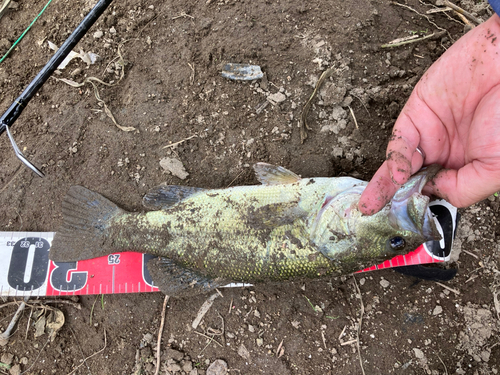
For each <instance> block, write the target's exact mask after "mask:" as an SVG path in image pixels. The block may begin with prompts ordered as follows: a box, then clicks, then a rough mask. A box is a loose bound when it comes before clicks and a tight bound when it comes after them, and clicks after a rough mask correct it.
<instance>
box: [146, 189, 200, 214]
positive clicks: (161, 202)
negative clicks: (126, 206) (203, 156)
mask: <svg viewBox="0 0 500 375" xmlns="http://www.w3.org/2000/svg"><path fill="white" fill-rule="evenodd" d="M203 190H205V189H203V188H197V187H191V186H180V185H167V184H162V185H160V186H157V187H154V188H152V189H151V190H149V191H148V192H147V193H146V195H145V196H144V198H142V204H143V206H144V207H146V208H148V209H151V210H164V209H167V208H170V207H172V206H174V205H176V204H177V203H179V202H180V201H182V200H184V199H186V198H187V197H189V196H191V195H193V194H196V193H199V192H200V191H203Z"/></svg>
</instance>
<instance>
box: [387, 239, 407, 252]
mask: <svg viewBox="0 0 500 375" xmlns="http://www.w3.org/2000/svg"><path fill="white" fill-rule="evenodd" d="M389 241H390V244H391V249H392V250H396V251H398V250H403V249H404V248H405V246H406V241H405V239H404V238H403V237H400V236H396V237H392V238H391V239H390V240H389Z"/></svg>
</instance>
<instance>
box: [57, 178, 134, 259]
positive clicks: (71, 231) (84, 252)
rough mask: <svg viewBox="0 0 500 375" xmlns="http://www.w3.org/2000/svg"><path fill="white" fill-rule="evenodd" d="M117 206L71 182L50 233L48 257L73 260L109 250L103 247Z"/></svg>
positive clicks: (91, 256) (104, 253)
mask: <svg viewBox="0 0 500 375" xmlns="http://www.w3.org/2000/svg"><path fill="white" fill-rule="evenodd" d="M124 212H125V211H123V210H122V209H121V208H119V207H118V206H117V205H116V204H114V203H113V202H111V201H109V200H108V199H106V198H104V197H103V196H102V195H100V194H98V193H95V192H93V191H90V190H88V189H86V188H84V187H82V186H72V187H71V188H70V189H69V191H68V193H67V194H66V197H65V198H64V201H63V202H62V214H63V223H62V225H61V227H60V228H59V230H58V231H57V232H56V234H55V236H54V240H53V241H52V246H51V249H50V259H52V260H53V261H56V262H74V261H78V260H83V259H91V258H97V257H100V256H104V255H108V254H110V253H112V250H111V249H109V248H106V247H104V246H103V245H104V243H105V240H106V237H107V234H108V228H109V224H110V222H111V220H112V219H113V218H114V217H116V216H117V215H120V214H123V213H124Z"/></svg>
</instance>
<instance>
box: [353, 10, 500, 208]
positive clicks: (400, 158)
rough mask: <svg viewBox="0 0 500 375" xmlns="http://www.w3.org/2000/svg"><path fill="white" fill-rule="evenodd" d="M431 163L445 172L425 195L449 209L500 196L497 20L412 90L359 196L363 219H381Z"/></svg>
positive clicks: (479, 30)
mask: <svg viewBox="0 0 500 375" xmlns="http://www.w3.org/2000/svg"><path fill="white" fill-rule="evenodd" d="M417 147H419V149H420V150H422V151H423V153H422V154H423V155H422V154H421V153H420V152H418V150H417ZM424 155H425V158H424ZM433 163H438V164H441V165H442V166H443V167H444V168H446V169H443V170H441V171H440V172H439V173H438V174H437V175H436V177H435V178H434V179H433V180H432V181H430V182H429V183H428V184H427V186H426V188H425V192H426V193H427V194H434V195H437V196H439V197H442V198H444V199H446V200H447V201H448V202H450V203H451V204H453V205H454V206H457V207H465V206H469V205H471V204H473V203H476V202H479V201H480V200H482V199H484V198H486V197H488V196H489V195H491V194H493V193H494V192H496V191H498V190H500V18H499V17H498V16H497V15H494V16H492V17H491V18H490V19H489V20H488V21H486V22H484V23H483V24H481V25H479V26H477V27H476V28H474V29H473V30H471V31H470V32H468V33H467V34H466V35H464V36H463V37H462V38H460V40H458V41H457V42H456V43H455V44H453V46H451V47H450V48H449V49H448V50H447V51H446V52H445V53H444V54H443V55H442V56H441V57H440V58H439V59H438V60H437V61H436V62H435V63H434V64H433V65H432V66H431V67H430V68H429V70H428V71H427V72H426V73H425V74H424V76H423V77H422V78H421V79H420V81H419V82H418V83H417V85H416V86H415V89H414V90H413V92H412V94H411V96H410V98H409V100H408V102H407V103H406V105H405V106H404V108H403V110H402V112H401V114H400V115H399V117H398V119H397V121H396V123H395V125H394V129H393V132H392V136H391V139H390V140H389V144H388V146H387V159H386V161H385V162H384V163H383V164H382V166H381V167H380V168H379V170H378V171H377V172H376V173H375V175H374V176H373V178H372V180H371V181H370V183H369V184H368V186H367V187H366V189H365V191H364V192H363V194H362V195H361V199H360V201H359V208H360V210H361V212H362V213H364V214H367V215H372V214H374V213H375V212H378V211H379V210H380V209H382V207H384V206H385V205H386V204H387V203H388V202H389V201H390V200H391V198H392V197H393V195H394V193H395V192H396V190H397V189H398V188H399V186H401V185H402V184H404V183H405V182H406V181H407V180H408V178H409V177H410V175H412V174H413V173H415V172H416V171H418V170H419V169H420V168H421V167H422V166H423V165H429V164H433Z"/></svg>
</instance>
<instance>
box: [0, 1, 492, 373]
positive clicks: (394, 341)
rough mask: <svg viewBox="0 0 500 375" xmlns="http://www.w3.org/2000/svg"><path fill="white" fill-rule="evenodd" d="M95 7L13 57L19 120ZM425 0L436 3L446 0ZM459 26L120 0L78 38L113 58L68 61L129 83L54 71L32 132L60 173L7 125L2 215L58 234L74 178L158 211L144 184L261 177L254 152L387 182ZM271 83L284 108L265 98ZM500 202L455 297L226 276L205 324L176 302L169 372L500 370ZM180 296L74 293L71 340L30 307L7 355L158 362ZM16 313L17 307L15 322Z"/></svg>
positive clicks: (442, 21) (480, 225)
mask: <svg viewBox="0 0 500 375" xmlns="http://www.w3.org/2000/svg"><path fill="white" fill-rule="evenodd" d="M95 3H96V1H92V0H71V1H69V0H56V1H54V2H53V3H52V4H51V5H50V6H49V7H48V8H47V10H46V11H45V13H44V14H43V15H42V16H41V17H40V18H39V20H38V21H37V22H36V23H35V24H34V26H33V27H32V29H31V30H30V31H29V32H28V33H27V34H26V36H25V37H24V39H23V40H22V41H21V43H20V44H19V45H18V47H17V48H16V50H15V51H13V52H12V53H11V54H10V56H9V57H8V58H7V59H6V60H5V61H4V62H3V63H2V64H0V111H1V112H2V113H3V112H4V111H5V110H6V109H7V108H8V107H9V106H10V104H11V103H12V102H13V100H14V99H15V98H16V97H17V96H18V95H19V94H20V93H21V92H22V90H23V89H24V88H25V87H26V85H27V84H28V83H29V82H30V81H31V79H32V78H33V77H34V76H35V75H36V74H37V72H38V71H39V70H40V69H41V67H42V66H43V65H44V64H45V63H46V62H47V61H48V59H49V58H50V56H51V55H52V54H53V51H52V50H50V49H49V48H48V43H47V42H48V41H51V42H53V43H55V44H56V45H58V46H60V45H61V44H62V43H63V42H64V40H65V39H66V38H67V37H68V35H69V34H70V33H71V32H72V31H73V29H74V28H75V27H76V25H78V23H79V22H80V21H81V19H82V18H83V16H84V15H85V14H87V12H88V11H89V10H90V9H91V7H92V6H93V5H94V4H95ZM406 4H407V6H409V7H411V8H413V9H415V10H418V11H419V12H420V13H421V14H425V12H426V11H428V10H430V9H432V8H434V6H433V5H432V4H431V3H430V2H427V1H416V0H408V1H407V3H406ZM44 5H45V1H42V0H34V1H31V2H27V1H24V0H19V1H18V3H16V4H14V9H11V10H10V11H9V12H8V13H7V14H6V15H5V16H4V17H3V18H2V19H1V20H0V54H1V55H3V53H4V52H5V51H6V50H7V49H8V48H9V47H10V45H12V43H13V42H14V41H15V40H16V39H17V37H18V36H19V35H20V34H21V33H22V32H23V31H24V29H25V28H26V27H27V26H28V25H29V23H30V22H31V20H32V19H33V18H34V17H35V16H36V15H37V14H38V12H39V11H40V10H41V9H42V8H43V6H44ZM458 5H460V6H462V7H463V8H465V9H468V10H469V11H471V12H475V14H477V15H478V16H480V17H482V18H483V19H487V18H488V16H489V14H491V13H490V10H489V9H487V8H486V7H485V6H484V3H482V2H477V1H476V2H472V1H465V0H463V1H462V2H460V3H458ZM458 20H459V18H458V17H456V16H455V15H453V14H451V13H450V15H449V16H447V15H445V14H443V13H439V14H433V15H430V16H429V20H428V19H426V18H425V17H424V16H422V15H419V14H417V13H415V12H413V11H412V10H411V9H408V8H405V7H401V6H397V5H394V4H392V3H390V2H389V1H383V0H372V1H369V0H357V1H354V0H347V1H320V0H310V1H303V0H287V1H285V0H239V1H236V0H208V1H205V0H203V1H195V0H182V1H179V0H169V1H160V0H148V1H146V0H122V1H118V0H116V1H115V2H113V3H112V4H111V6H110V7H109V8H108V10H107V11H106V12H105V13H104V15H103V16H101V18H100V19H99V20H98V22H97V23H96V24H95V25H94V26H93V27H92V29H91V30H90V31H89V32H88V33H87V35H86V36H85V37H84V38H83V40H82V41H81V42H80V43H79V44H78V46H77V48H76V49H75V50H76V51H77V52H78V51H79V50H80V49H81V50H83V51H85V52H93V53H96V54H98V55H99V56H100V58H99V59H98V61H97V62H96V63H95V64H93V65H89V66H88V65H87V64H86V63H85V62H83V61H82V60H79V59H78V60H73V61H72V62H71V63H70V64H69V65H68V67H66V68H65V69H64V70H61V71H60V72H59V73H56V74H54V78H66V79H70V80H72V81H75V82H83V81H84V80H85V78H88V77H97V78H99V79H100V80H102V81H104V82H108V83H112V86H109V87H108V86H105V85H103V84H101V83H96V87H97V88H98V92H99V95H100V98H101V99H102V101H103V102H99V101H98V100H97V99H96V96H95V92H94V90H93V87H92V85H91V84H89V83H87V84H86V85H84V86H82V87H79V88H75V87H72V86H70V85H67V84H66V83H64V82H62V81H58V80H56V79H54V78H51V79H49V80H48V81H47V82H46V84H45V85H44V86H43V88H42V89H41V90H40V91H39V93H38V94H37V96H36V97H35V98H33V100H32V101H31V102H30V104H29V105H28V107H27V108H26V109H25V111H24V112H23V114H22V115H21V116H20V118H19V119H18V120H17V122H16V123H15V125H14V126H13V127H12V130H13V133H14V137H15V139H16V140H17V142H18V145H19V146H20V148H21V150H23V152H24V153H25V155H26V156H27V157H28V159H29V160H31V161H32V162H33V163H35V164H36V165H38V166H40V167H41V169H42V170H43V172H44V173H45V174H46V177H45V178H44V179H40V178H38V177H37V176H35V175H34V174H33V173H31V172H30V171H29V170H27V169H26V168H25V167H23V166H21V163H20V162H19V161H18V160H17V159H16V158H15V156H14V153H13V151H12V148H11V146H10V144H9V141H8V138H7V135H6V134H3V135H2V136H0V166H1V168H0V199H1V202H2V204H1V207H0V228H1V230H2V231H54V230H56V228H57V227H58V225H59V224H60V222H61V214H60V212H61V201H62V198H63V197H64V195H65V193H66V191H67V190H68V188H69V187H70V186H72V185H83V186H86V187H87V188H89V189H92V190H95V191H98V192H99V193H101V194H103V195H105V196H107V197H108V198H110V199H111V200H113V201H114V202H116V203H118V204H119V205H120V206H121V207H123V208H125V209H127V210H140V209H141V199H142V196H143V195H144V193H145V192H146V191H147V190H148V189H150V188H152V187H154V186H156V185H159V184H160V183H162V182H168V183H172V184H182V185H189V186H199V187H205V188H220V187H227V186H229V185H244V184H255V183H257V181H256V179H255V177H254V175H253V172H252V168H251V165H252V164H253V163H256V162H259V161H264V162H268V163H272V164H277V165H281V166H284V167H286V168H289V169H291V170H293V171H294V172H296V173H298V174H301V175H302V176H307V177H309V176H311V177H313V176H325V177H326V176H344V175H350V176H354V177H358V178H362V179H365V180H368V179H370V177H371V176H372V175H373V173H374V172H375V171H376V169H377V168H378V166H379V165H380V164H381V163H382V161H383V160H384V155H385V148H386V145H387V141H388V137H389V135H390V132H391V128H392V125H393V124H394V121H395V119H396V117H397V116H398V114H399V111H400V110H401V109H402V107H403V105H404V103H405V101H406V100H407V98H408V97H409V95H410V93H411V90H412V88H413V86H414V85H415V83H416V82H417V81H418V79H419V78H420V77H421V75H422V74H423V72H424V71H425V70H426V69H427V68H428V67H429V66H430V65H431V63H432V62H433V61H435V60H436V59H437V58H438V57H439V56H440V55H441V54H442V53H443V52H444V51H445V49H446V48H447V47H449V46H450V45H451V44H452V42H453V41H454V40H457V39H458V38H459V37H460V36H461V35H463V33H464V27H463V24H462V23H461V22H459V21H458ZM430 21H432V22H430ZM438 27H439V28H442V29H444V30H446V32H445V33H444V35H442V36H440V37H439V38H437V39H433V38H430V39H427V40H425V41H423V42H418V43H412V44H408V45H405V46H401V47H397V48H392V49H386V48H381V45H382V44H384V43H387V42H389V41H391V40H393V39H396V38H401V37H408V36H411V35H419V36H425V35H430V34H432V33H433V32H439V31H441V30H440V29H439V28H438ZM119 53H120V54H121V57H120V54H119ZM229 62H234V63H251V64H257V65H260V66H261V68H262V70H263V72H265V73H266V79H264V80H259V81H255V82H241V81H232V80H229V79H226V78H223V77H222V76H221V71H222V68H223V66H224V64H225V63H229ZM329 67H333V68H334V74H333V75H332V77H331V78H330V79H329V80H328V81H327V82H326V83H325V85H324V86H323V88H322V89H321V91H320V93H319V97H318V98H316V99H315V100H314V105H313V107H312V109H311V111H310V115H309V123H310V126H311V128H312V130H310V131H309V132H308V136H309V137H308V138H307V140H306V141H305V142H304V143H303V144H302V143H301V140H300V131H299V119H300V114H301V110H302V107H303V106H304V104H305V102H306V101H307V99H308V98H309V96H310V95H311V93H312V91H313V88H314V84H315V83H316V81H317V79H318V78H319V76H320V75H321V73H322V72H323V71H325V70H326V69H327V68H329ZM276 94H278V95H276ZM269 95H274V96H273V97H274V98H275V99H276V100H277V101H278V102H277V103H276V102H275V103H272V104H271V103H269V104H268V105H267V106H266V107H265V108H264V109H262V106H263V104H264V103H266V102H267V99H266V98H267V96H269ZM103 103H105V105H106V106H107V108H109V110H110V111H111V112H112V113H113V115H114V118H115V119H116V122H117V123H118V124H119V125H120V126H122V127H134V128H135V130H134V131H130V132H125V131H122V130H120V129H119V128H118V127H117V126H115V125H114V123H113V121H112V120H111V119H110V117H108V116H107V115H106V112H105V110H104V109H105V108H104V104H103ZM349 107H350V108H351V109H352V112H353V114H354V116H355V118H356V121H357V123H355V121H354V120H353V116H352V115H351V113H350V110H349ZM190 137H191V138H190ZM188 138H189V139H188ZM176 142H180V143H179V144H178V145H174V146H173V147H167V148H164V146H167V145H169V144H172V143H176ZM165 157H170V158H175V159H178V160H180V161H181V162H182V164H183V166H184V167H185V169H186V171H187V172H188V173H189V175H188V177H187V178H186V179H184V180H181V179H180V178H178V177H176V176H173V175H171V174H168V173H167V172H165V170H164V169H163V168H162V167H161V166H160V163H159V162H160V160H161V159H163V158H165ZM499 206H500V198H499V197H496V196H492V197H490V198H489V199H487V200H485V201H484V202H481V203H479V204H477V205H474V206H472V207H470V208H468V209H464V210H461V213H462V219H461V223H460V226H459V229H458V234H457V239H456V242H455V248H454V254H455V256H456V257H457V255H458V254H460V257H459V258H458V260H457V261H456V262H454V263H452V264H450V266H452V267H456V268H458V275H457V277H456V278H454V279H453V280H452V281H450V282H447V283H446V286H447V287H448V288H451V291H450V289H448V288H444V287H443V286H441V285H438V284H436V283H434V282H428V281H423V282H417V280H415V279H414V278H411V277H406V276H402V275H400V274H398V273H396V272H394V271H393V270H385V271H377V272H373V273H369V274H363V275H357V276H355V278H356V283H357V284H358V286H359V288H360V292H361V293H360V294H358V293H357V292H356V285H355V284H354V277H352V276H347V277H339V278H332V279H321V280H317V281H311V282H307V283H297V282H295V283H294V282H289V283H283V284H280V285H278V286H276V285H273V286H272V287H271V286H266V285H257V286H255V287H252V288H245V289H222V290H221V293H222V295H223V296H219V297H218V298H216V299H215V301H214V304H213V306H212V307H211V309H210V310H209V311H208V313H207V315H206V316H205V318H204V319H203V322H202V323H201V325H200V327H198V329H197V331H196V332H195V330H193V329H192V328H191V323H192V321H193V319H194V318H195V316H196V314H197V312H198V309H199V308H200V307H201V305H202V304H203V303H204V302H205V300H206V299H207V298H208V297H209V296H208V295H200V296H196V297H191V298H189V299H187V298H186V299H171V300H170V301H169V303H168V307H167V310H166V319H165V327H164V330H163V339H162V342H161V363H162V367H161V371H160V374H190V375H195V374H208V373H211V374H222V373H224V371H221V370H220V371H215V370H213V368H212V370H209V371H207V369H208V367H209V365H210V364H212V363H213V362H214V361H215V360H217V359H220V360H223V361H225V362H226V364H227V367H228V369H229V372H230V373H234V374H236V373H238V374H261V373H264V374H339V373H342V374H361V373H362V369H361V365H360V358H361V363H362V365H363V368H364V371H365V373H366V374H433V375H434V374H435V375H437V374H497V373H498V372H499V371H500V345H499V343H500V340H499V331H500V316H499V314H500V311H499V310H500V305H499V304H498V298H499V295H498V294H499V291H500V271H499V269H500V267H499V266H500V257H499V256H500V245H499V243H500V242H499V241H500V220H499V213H498V212H499ZM495 295H496V301H497V307H496V308H495V299H494V298H495V297H494V296H495ZM163 298H164V296H163V295H162V294H160V293H149V294H127V295H125V294H122V295H105V296H104V297H102V299H101V297H97V299H96V297H95V296H88V297H81V298H75V299H73V300H72V301H73V302H76V303H77V304H79V305H80V306H81V309H80V310H79V309H77V308H75V307H74V306H73V305H70V304H63V303H58V304H55V305H54V304H51V306H56V307H58V308H59V309H61V310H62V311H63V312H64V315H65V318H66V322H65V324H64V326H63V327H62V329H61V330H60V331H59V333H58V334H57V336H56V337H55V339H54V341H52V342H50V341H48V335H47V334H44V335H41V336H38V337H36V338H35V329H36V327H34V325H33V322H34V321H35V320H34V319H30V320H29V321H28V318H29V314H30V313H29V311H30V310H29V309H28V310H26V312H25V314H24V316H23V317H22V319H21V321H20V323H19V325H18V329H17V330H16V332H15V333H14V335H13V336H12V338H11V341H10V343H9V344H8V345H7V346H5V347H2V348H1V353H2V356H1V361H2V362H4V363H10V364H11V365H12V366H13V367H12V369H11V370H10V371H11V374H19V373H20V372H21V371H24V373H26V374H69V373H76V374H87V373H88V374H154V370H155V367H154V366H155V363H156V359H155V353H156V345H157V342H156V341H157V335H158V331H159V328H160V315H161V311H162V303H163ZM96 301H97V302H96ZM361 303H362V304H363V306H364V313H363V319H362V326H361V331H360V338H359V344H360V347H359V352H358V349H357V346H356V342H355V338H356V332H357V327H358V322H359V318H360V316H361ZM313 306H314V308H313ZM15 309H16V307H15V306H12V305H9V306H7V307H4V308H2V309H0V327H1V329H2V331H3V330H4V329H5V328H6V326H7V324H8V322H9V321H10V319H11V317H12V315H13V314H14V312H15ZM199 333H203V334H204V335H205V336H202V335H200V334H199ZM103 348H104V349H103ZM94 353H96V354H95V355H94V356H92V357H91V358H89V359H88V360H86V361H85V362H82V361H83V358H86V357H88V356H91V355H93V354H94ZM2 372H4V373H7V370H3V369H2V368H0V373H2Z"/></svg>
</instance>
